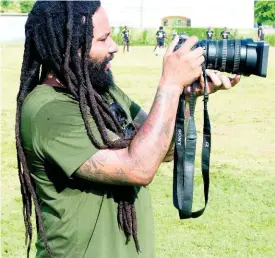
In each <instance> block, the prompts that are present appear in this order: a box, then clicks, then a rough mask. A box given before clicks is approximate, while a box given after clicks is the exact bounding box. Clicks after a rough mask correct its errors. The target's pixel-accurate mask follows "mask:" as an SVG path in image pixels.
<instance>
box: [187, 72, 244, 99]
mask: <svg viewBox="0 0 275 258" xmlns="http://www.w3.org/2000/svg"><path fill="white" fill-rule="evenodd" d="M206 75H207V76H208V78H209V79H210V81H207V83H206V85H207V92H208V93H209V94H211V93H215V92H216V91H218V90H228V89H230V88H232V87H234V86H235V85H236V84H238V83H239V81H240V79H241V76H240V75H236V76H235V77H234V78H229V77H227V76H226V75H224V74H222V73H220V72H214V71H210V70H206ZM193 86H194V92H195V96H202V95H203V93H204V78H203V76H202V75H201V76H200V80H199V81H196V82H194V83H193ZM184 92H185V95H186V101H189V98H190V92H191V86H188V87H186V88H185V91H184Z"/></svg>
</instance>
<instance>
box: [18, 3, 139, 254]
mask: <svg viewBox="0 0 275 258" xmlns="http://www.w3.org/2000/svg"><path fill="white" fill-rule="evenodd" d="M99 6H100V1H37V2H36V3H35V5H34V7H33V9H32V11H31V12H30V14H29V17H28V20H27V23H26V26H25V35H26V39H25V46H24V56H23V63H22V68H21V76H20V89H19V92H18V95H17V110H16V126H15V133H16V149H17V162H18V174H19V180H20V184H21V194H22V201H23V218H24V223H25V229H26V233H25V244H26V245H27V257H29V253H30V248H31V242H32V223H31V216H32V204H34V208H35V215H36V226H37V231H38V233H39V234H40V235H41V237H42V238H43V241H44V244H45V248H46V250H47V252H48V254H49V256H50V257H53V255H52V252H51V248H50V246H49V244H48V241H47V237H46V231H45V227H44V224H43V221H42V214H41V210H40V206H39V200H38V197H37V195H36V192H35V184H34V182H33V180H32V178H31V174H30V170H29V168H28V165H27V160H26V156H25V154H24V150H23V147H22V138H21V134H20V124H21V122H20V120H21V111H22V104H23V102H24V99H25V98H26V96H27V95H28V94H29V93H30V92H31V91H32V90H33V89H34V88H35V87H36V86H37V85H39V84H40V83H41V82H42V81H43V80H44V79H45V78H46V75H47V73H48V72H50V71H51V72H53V73H54V74H55V75H56V77H57V78H58V79H59V80H61V81H62V82H63V83H65V85H67V87H68V90H69V92H70V94H72V96H73V97H74V98H75V99H76V100H78V101H79V108H80V111H81V114H82V118H83V121H84V124H85V128H86V130H87V134H88V136H89V139H90V140H91V142H92V143H93V144H94V145H95V146H97V147H98V148H101V149H106V148H116V149H117V148H125V147H127V146H129V143H130V139H129V138H125V137H124V136H123V130H122V128H121V126H120V124H119V122H118V121H117V119H116V118H115V116H114V115H113V114H112V112H111V111H110V110H109V108H108V104H107V103H105V102H104V101H103V100H102V98H101V97H100V94H99V93H98V92H97V91H96V89H95V88H94V87H93V85H92V84H91V81H90V77H89V70H88V67H89V66H88V65H89V52H90V49H91V42H92V38H93V24H92V16H93V14H94V13H95V11H96V10H97V9H98V8H99ZM79 49H80V50H81V55H79V53H78V51H79ZM81 56H82V57H81ZM89 112H90V115H92V117H93V119H94V121H95V123H96V125H97V127H98V130H99V132H100V134H101V137H102V139H103V143H104V144H103V145H101V144H100V143H99V142H98V141H97V140H96V138H95V137H94V134H93V132H92V130H91V127H90V124H89V122H88V115H89ZM107 129H110V130H112V131H113V132H114V133H116V134H117V135H119V136H120V139H118V140H116V141H111V140H110V139H109V137H108V135H107ZM121 188H122V189H123V192H124V194H121V195H120V198H119V202H118V217H117V218H118V224H119V226H120V227H121V229H122V230H123V231H124V233H125V236H126V242H128V241H129V239H130V237H131V236H133V239H134V242H135V245H136V249H137V251H138V252H139V251H140V247H139V242H138V238H137V222H136V212H135V207H134V199H135V198H134V188H133V187H121ZM125 196H127V197H125Z"/></svg>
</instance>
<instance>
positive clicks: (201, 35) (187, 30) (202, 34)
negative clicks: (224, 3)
mask: <svg viewBox="0 0 275 258" xmlns="http://www.w3.org/2000/svg"><path fill="white" fill-rule="evenodd" d="M174 30H176V31H177V33H178V34H188V35H189V36H193V35H195V36H197V37H198V39H199V40H202V39H205V38H206V30H207V28H191V27H182V28H175V29H174ZM212 30H213V31H214V36H213V39H221V32H222V31H223V28H213V29H212ZM229 31H230V35H229V38H235V35H236V32H237V30H229Z"/></svg>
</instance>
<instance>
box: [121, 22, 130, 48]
mask: <svg viewBox="0 0 275 258" xmlns="http://www.w3.org/2000/svg"><path fill="white" fill-rule="evenodd" d="M122 38H123V53H124V52H125V48H127V52H129V42H130V31H129V29H128V28H127V26H125V27H124V30H123V31H122Z"/></svg>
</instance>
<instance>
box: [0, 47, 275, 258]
mask: <svg viewBox="0 0 275 258" xmlns="http://www.w3.org/2000/svg"><path fill="white" fill-rule="evenodd" d="M22 53H23V46H22V45H20V44H13V45H5V46H3V47H2V62H1V78H2V100H1V101H2V102H1V103H2V110H1V113H2V124H1V126H2V142H1V147H2V148H1V152H2V153H1V154H2V165H1V166H2V187H1V196H2V214H1V215H2V218H1V224H2V233H1V241H2V243H1V244H2V248H1V252H2V257H12V258H17V257H26V255H25V254H26V251H25V250H26V249H25V247H24V224H23V218H22V206H21V194H20V187H19V180H18V176H17V168H16V167H17V164H16V151H15V140H14V120H15V118H14V117H15V106H16V94H17V90H18V85H19V75H20V68H21V62H22ZM269 58H270V59H269V70H268V77H267V78H266V79H264V78H259V77H256V76H251V77H248V78H245V77H243V78H242V80H241V82H240V83H239V85H237V86H236V87H235V88H234V89H232V90H230V91H221V92H218V93H215V94H214V95H211V97H210V103H209V112H210V116H211V121H212V133H213V136H212V139H213V140H212V155H211V185H210V200H209V205H208V208H207V210H206V212H205V214H204V215H203V216H202V217H200V218H198V219H192V220H182V221H180V220H179V218H178V214H177V211H176V209H175V208H174V207H173V203H172V168H173V167H172V164H167V165H162V167H161V169H160V170H159V172H158V173H157V175H156V177H155V179H154V181H153V183H152V184H151V186H150V188H151V193H152V202H153V208H154V216H155V232H156V252H157V258H160V257H164V258H166V257H171V258H180V257H219V258H222V257H230V258H231V257H253V258H254V257H255V258H256V257H259V258H263V257H270V258H272V257H274V256H275V171H274V170H275V115H274V114H275V49H274V48H273V49H271V50H270V54H269ZM161 64H162V59H161V57H156V56H154V54H153V51H152V47H135V48H132V51H131V52H130V53H127V54H123V53H122V51H120V52H119V53H118V54H117V55H116V58H115V59H114V60H113V63H112V65H113V73H114V75H115V79H116V82H117V84H118V85H119V86H120V87H121V88H123V89H124V90H125V91H126V92H127V93H128V94H129V95H130V96H131V98H132V99H134V100H135V101H136V102H138V103H139V104H140V105H142V106H143V107H144V109H145V110H147V111H149V109H150V106H151V104H152V101H153V98H154V94H155V91H156V87H157V85H158V80H159V77H160V74H161ZM196 124H197V130H198V138H199V139H200V140H201V138H202V136H201V131H202V102H201V101H198V104H197V111H196ZM197 150H198V156H197V162H196V178H195V201H194V207H195V208H200V207H202V205H203V194H202V180H201V176H200V151H201V141H199V143H198V147H197ZM148 158H149V157H148ZM33 246H34V245H33ZM106 258H107V257H106ZM108 258H109V257H108Z"/></svg>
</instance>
